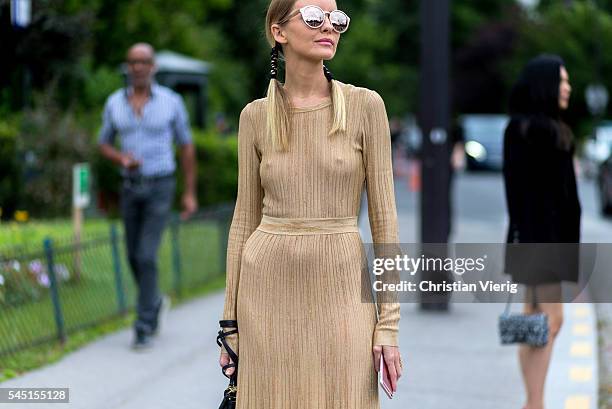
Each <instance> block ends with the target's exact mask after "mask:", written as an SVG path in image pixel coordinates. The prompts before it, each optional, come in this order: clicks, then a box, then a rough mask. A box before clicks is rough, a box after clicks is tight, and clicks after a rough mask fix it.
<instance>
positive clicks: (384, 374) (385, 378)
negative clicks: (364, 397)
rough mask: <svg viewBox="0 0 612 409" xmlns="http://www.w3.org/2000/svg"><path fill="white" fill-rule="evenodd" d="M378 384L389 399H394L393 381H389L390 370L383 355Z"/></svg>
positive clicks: (381, 355)
mask: <svg viewBox="0 0 612 409" xmlns="http://www.w3.org/2000/svg"><path fill="white" fill-rule="evenodd" d="M378 383H379V384H380V386H382V388H383V390H384V391H385V393H386V394H387V396H388V397H389V399H393V389H391V380H390V379H389V370H388V369H387V364H385V360H384V359H383V354H380V370H379V371H378Z"/></svg>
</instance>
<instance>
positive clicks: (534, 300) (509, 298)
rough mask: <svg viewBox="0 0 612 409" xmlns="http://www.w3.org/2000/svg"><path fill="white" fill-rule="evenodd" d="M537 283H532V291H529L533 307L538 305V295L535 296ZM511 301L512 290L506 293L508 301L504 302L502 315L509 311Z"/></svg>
mask: <svg viewBox="0 0 612 409" xmlns="http://www.w3.org/2000/svg"><path fill="white" fill-rule="evenodd" d="M536 293H537V285H535V284H534V285H533V291H532V292H531V305H532V306H533V308H534V309H535V308H536V307H537V306H538V296H537V294H536ZM511 302H512V292H510V293H509V294H508V301H507V302H506V308H505V309H504V315H508V314H509V313H510V304H511Z"/></svg>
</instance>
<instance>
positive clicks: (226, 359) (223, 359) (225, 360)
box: [219, 350, 236, 376]
mask: <svg viewBox="0 0 612 409" xmlns="http://www.w3.org/2000/svg"><path fill="white" fill-rule="evenodd" d="M233 363H234V361H232V358H230V356H229V354H228V353H227V352H225V351H224V350H221V356H220V357H219V365H220V366H221V370H223V367H224V366H225V365H227V364H233ZM235 370H236V367H231V368H227V369H226V370H225V375H226V376H231V375H232V374H233V373H234V371H235Z"/></svg>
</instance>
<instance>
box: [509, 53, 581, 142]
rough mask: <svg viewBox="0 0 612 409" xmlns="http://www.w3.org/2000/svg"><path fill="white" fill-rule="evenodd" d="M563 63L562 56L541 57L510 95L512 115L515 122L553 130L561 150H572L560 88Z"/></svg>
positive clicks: (528, 64)
mask: <svg viewBox="0 0 612 409" xmlns="http://www.w3.org/2000/svg"><path fill="white" fill-rule="evenodd" d="M564 66H565V63H564V61H563V59H562V58H561V57H560V56H558V55H553V54H541V55H539V56H537V57H535V58H533V59H531V60H530V61H529V62H528V63H527V65H525V67H524V68H523V71H522V72H521V74H520V76H519V78H518V80H517V81H516V83H515V84H514V86H513V87H512V91H511V93H510V103H509V111H510V115H511V117H512V120H520V121H521V122H525V121H524V120H525V119H527V120H528V121H527V122H529V123H531V122H538V125H540V126H542V125H544V126H546V127H552V129H550V130H551V131H552V132H553V133H554V134H556V135H557V146H558V147H559V148H561V149H564V150H569V149H570V147H571V145H572V141H573V135H572V132H571V130H570V129H569V127H568V126H567V125H566V124H565V123H564V122H563V121H562V120H561V110H560V108H559V84H560V82H561V73H560V71H561V67H564Z"/></svg>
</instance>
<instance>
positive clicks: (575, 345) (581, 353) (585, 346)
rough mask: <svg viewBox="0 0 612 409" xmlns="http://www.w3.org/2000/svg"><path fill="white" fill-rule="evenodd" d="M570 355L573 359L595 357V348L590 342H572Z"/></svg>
mask: <svg viewBox="0 0 612 409" xmlns="http://www.w3.org/2000/svg"><path fill="white" fill-rule="evenodd" d="M570 355H571V356H573V357H590V356H591V355H593V348H591V344H590V343H589V342H572V346H571V348H570Z"/></svg>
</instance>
